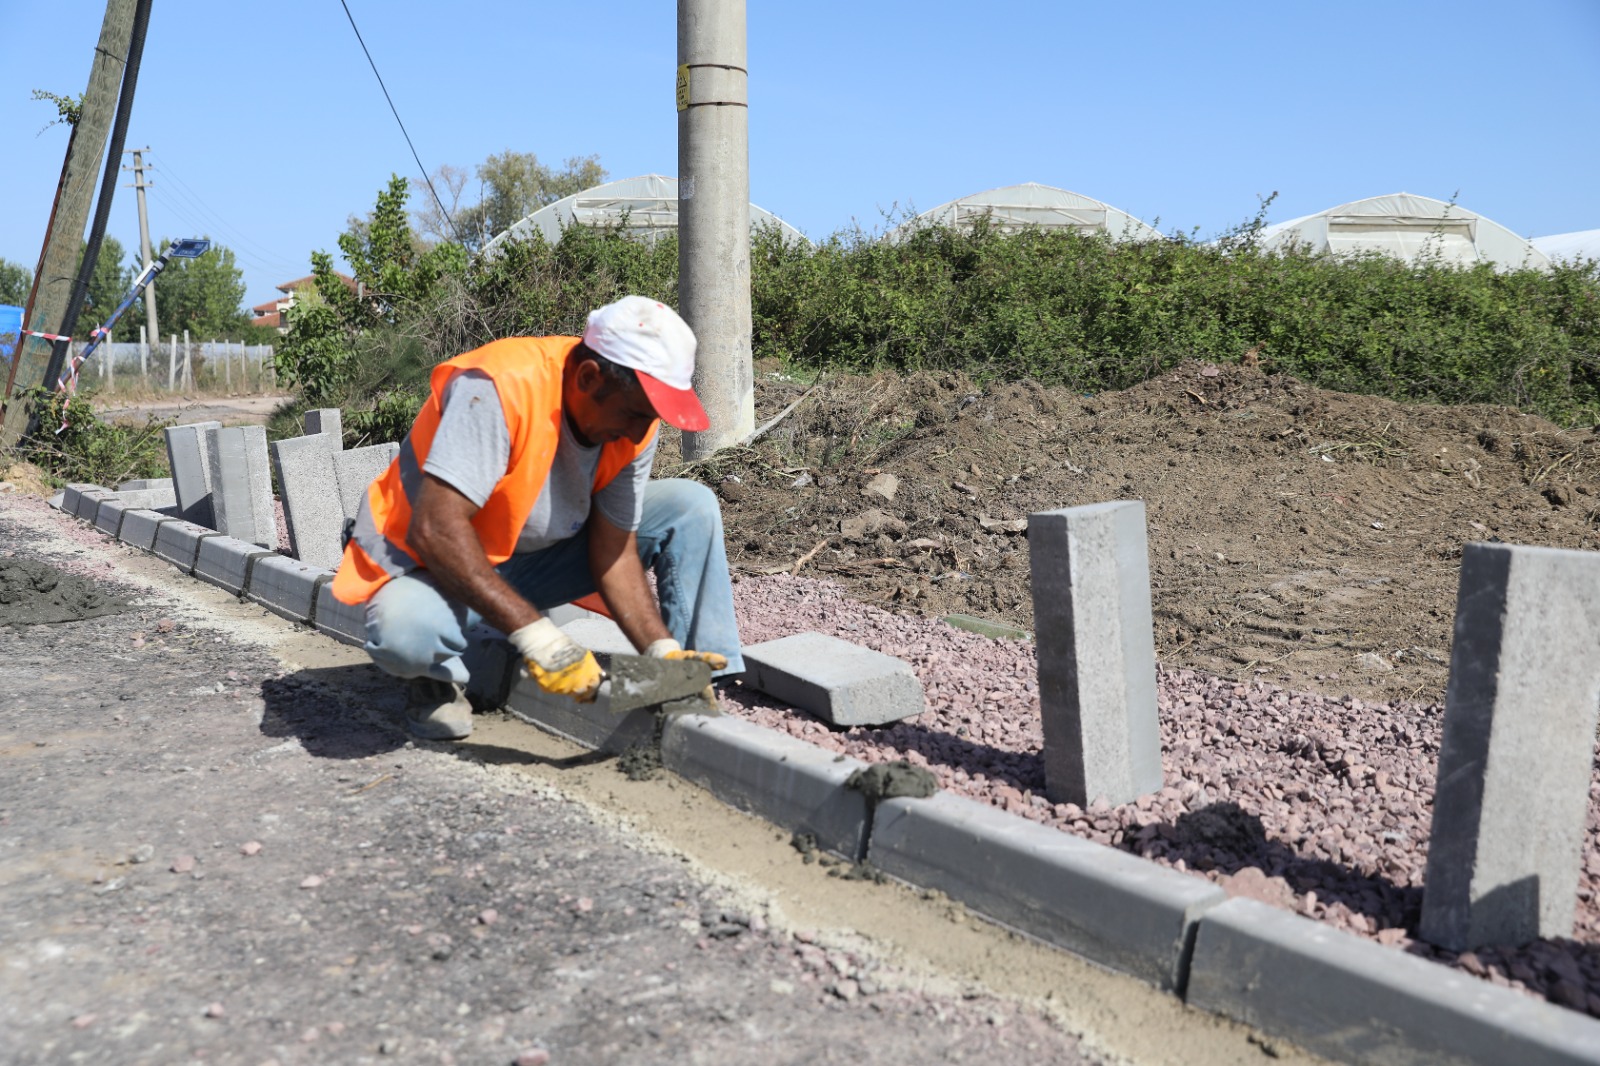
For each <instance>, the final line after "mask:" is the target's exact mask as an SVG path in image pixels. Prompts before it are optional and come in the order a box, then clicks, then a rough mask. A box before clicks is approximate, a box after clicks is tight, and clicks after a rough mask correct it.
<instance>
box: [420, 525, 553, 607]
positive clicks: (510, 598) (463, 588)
mask: <svg viewBox="0 0 1600 1066" xmlns="http://www.w3.org/2000/svg"><path fill="white" fill-rule="evenodd" d="M454 524H455V523H451V522H449V521H445V522H443V523H429V524H424V525H423V526H422V527H421V528H418V526H417V524H416V523H413V528H412V531H411V535H410V537H409V538H408V540H409V541H410V544H411V547H412V548H413V549H414V550H415V551H416V553H417V555H418V556H419V557H420V558H421V559H422V565H423V566H425V567H427V568H428V573H429V574H431V575H433V579H434V580H435V581H437V582H438V583H439V587H440V588H441V589H442V590H444V593H445V595H447V596H449V597H450V598H451V599H454V600H459V601H460V602H461V603H464V604H466V605H467V606H468V607H470V608H472V609H473V610H475V611H477V612H478V613H479V614H480V615H482V616H483V620H484V621H485V622H487V623H488V624H489V625H491V626H494V627H495V628H496V629H498V630H500V632H502V633H511V632H513V631H515V630H517V629H520V628H522V627H523V626H525V625H527V624H528V623H530V622H535V621H538V619H539V612H538V611H537V610H536V609H535V608H534V606H533V604H531V603H529V602H528V601H527V600H526V599H524V598H523V597H522V596H521V595H519V594H518V593H517V590H516V589H514V588H512V587H511V586H510V585H509V584H508V583H507V582H506V580H505V578H503V577H501V576H500V575H499V574H498V573H496V572H495V569H494V567H492V566H490V565H489V557H488V556H487V555H485V554H484V551H483V545H482V544H481V543H480V542H479V540H478V535H477V531H476V530H474V529H473V528H472V526H471V524H470V523H466V522H462V523H459V525H460V526H461V528H460V529H453V528H451V526H452V525H454Z"/></svg>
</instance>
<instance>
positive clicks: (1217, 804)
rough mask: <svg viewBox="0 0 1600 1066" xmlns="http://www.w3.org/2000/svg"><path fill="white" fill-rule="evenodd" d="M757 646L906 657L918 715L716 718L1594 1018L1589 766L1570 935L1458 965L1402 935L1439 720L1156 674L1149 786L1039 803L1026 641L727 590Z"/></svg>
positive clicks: (1468, 957) (746, 588)
mask: <svg viewBox="0 0 1600 1066" xmlns="http://www.w3.org/2000/svg"><path fill="white" fill-rule="evenodd" d="M734 599H735V605H736V608H737V611H738V617H739V624H740V631H741V635H742V637H743V639H744V641H745V642H746V643H748V644H754V643H758V642H761V641H766V640H775V639H777V638H778V637H783V636H788V635H789V634H792V633H797V632H803V631H807V630H810V631H815V632H820V633H826V634H829V635H831V636H836V637H839V638H841V639H844V640H849V641H853V642H855V643H857V644H860V645H862V646H864V647H868V648H871V649H873V650H874V651H879V652H883V653H884V654H886V655H893V656H896V657H898V658H901V659H904V660H905V661H907V662H909V663H910V664H911V666H912V669H913V670H914V671H915V672H916V674H917V677H918V678H919V679H920V680H921V681H922V684H923V687H924V690H925V692H926V695H927V709H926V710H925V711H924V712H923V713H922V714H920V715H918V716H916V717H914V718H910V719H906V720H904V721H901V722H898V723H895V724H893V725H890V726H887V727H859V726H858V727H854V728H851V729H846V730H835V729H832V728H830V727H829V726H827V725H825V724H824V723H822V722H821V721H819V720H817V719H815V718H813V717H811V716H810V715H808V714H806V713H804V712H803V711H798V710H795V709H794V708H791V707H788V706H784V705H782V704H780V703H778V702H776V701H773V700H771V699H769V698H767V697H766V696H764V695H763V694H761V693H758V692H755V691H754V690H751V689H746V688H743V687H742V686H739V685H731V686H728V687H726V688H725V690H724V691H723V693H722V697H723V698H722V703H723V707H724V710H725V711H727V712H729V713H732V714H736V715H738V716H739V717H742V718H745V719H748V720H750V721H753V722H756V723H758V724H760V725H763V726H767V727H769V728H772V729H778V730H781V731H783V732H785V733H788V734H790V735H792V736H796V737H799V738H800V739H802V740H806V741H809V742H810V743H813V744H816V745H818V746H819V747H823V748H826V749H828V750H830V751H836V752H842V753H844V754H847V755H850V756H853V757H855V758H858V759H861V760H863V761H864V762H868V763H874V764H876V763H884V762H889V761H891V760H897V759H904V760H906V761H908V762H910V763H911V764H912V765H915V766H921V767H926V768H927V769H928V770H929V771H931V772H932V773H933V774H934V776H935V777H936V778H937V779H938V783H939V786H940V787H941V788H944V789H947V790H949V791H951V792H954V793H957V794H959V795H962V796H966V797H968V798H971V799H974V800H979V801H982V802H985V803H989V804H992V805H994V806H996V807H999V808H1001V809H1003V810H1006V811H1009V812H1011V813H1012V814H1016V815H1019V816H1020V817H1023V818H1028V819H1031V820H1033V821H1036V822H1040V823H1043V824H1045V825H1051V826H1055V827H1056V828H1058V829H1061V830H1062V831H1064V832H1069V833H1073V834H1075V835H1077V836H1080V837H1083V838H1086V839H1089V840H1093V841H1095V842H1097V843H1100V844H1106V845H1109V846H1111V847H1117V848H1121V849H1123V850H1125V851H1130V852H1133V853H1134V854H1136V855H1142V856H1144V857H1146V858H1148V859H1151V860H1153V861H1155V862H1159V863H1162V864H1163V865H1167V866H1171V867H1173V868H1175V869H1179V870H1187V871H1190V872H1192V873H1194V874H1195V875H1197V876H1201V877H1205V878H1207V879H1209V880H1211V881H1213V882H1215V883H1217V884H1218V885H1220V886H1222V887H1223V888H1224V889H1225V890H1226V891H1227V892H1228V893H1229V894H1230V895H1235V896H1247V897H1250V898H1252V899H1257V900H1260V901H1262V902H1266V903H1270V904H1273V905H1276V906H1279V907H1283V908H1285V909H1288V910H1292V911H1295V912H1297V913H1299V914H1301V915H1304V916H1305V917H1308V918H1312V919H1315V920H1318V921H1323V922H1328V923H1329V924H1331V925H1334V926H1337V927H1338V928H1340V929H1343V930H1345V931H1346V932H1350V933H1354V934H1356V935H1358V936H1362V937H1367V938H1369V939H1373V940H1376V941H1378V942H1379V943H1382V944H1385V945H1388V946H1392V947H1395V948H1398V949H1400V950H1404V951H1408V952H1411V953H1413V954H1416V955H1421V956H1423V957H1426V958H1430V959H1433V960H1435V961H1438V962H1441V963H1444V964H1446V965H1450V966H1454V967H1456V968H1458V969H1460V970H1463V971H1465V972H1467V973H1471V974H1474V975H1476V976H1478V977H1481V978H1483V979H1485V980H1488V981H1491V982H1493V983H1494V984H1497V985H1502V986H1506V987H1511V988H1517V989H1523V990H1525V991H1527V992H1530V993H1532V994H1536V995H1541V996H1544V997H1546V998H1548V999H1550V1000H1551V1001H1552V1002H1555V1003H1558V1004H1561V1005H1563V1006H1567V1007H1570V1008H1572V1009H1574V1010H1579V1011H1584V1012H1587V1013H1588V1014H1591V1015H1593V1016H1595V1017H1600V900H1597V898H1596V896H1597V893H1600V767H1597V771H1596V774H1595V776H1594V778H1593V782H1592V783H1591V785H1590V790H1589V795H1590V804H1589V814H1588V823H1587V827H1586V842H1585V848H1584V854H1583V868H1582V871H1581V874H1580V877H1579V883H1578V892H1577V894H1578V901H1577V919H1576V922H1575V928H1574V932H1573V935H1572V937H1571V938H1551V939H1544V940H1538V941H1535V942H1533V943H1531V944H1528V945H1525V946H1523V947H1520V948H1510V949H1484V950H1480V951H1477V952H1465V953H1462V954H1459V955H1458V954H1456V953H1454V952H1449V951H1443V950H1441V949H1438V948H1435V947H1433V946H1432V945H1429V944H1426V943H1424V942H1422V941H1420V940H1417V939H1416V937H1415V933H1416V928H1417V923H1418V920H1419V918H1420V915H1421V906H1422V885H1423V873H1424V868H1425V866H1426V859H1427V844H1428V835H1429V830H1430V826H1431V821H1432V803H1433V788H1434V778H1435V775H1436V772H1437V767H1438V754H1439V741H1440V734H1441V727H1442V725H1443V719H1444V708H1443V707H1442V706H1441V705H1439V704H1432V703H1421V704H1419V703H1406V702H1377V701H1372V700H1362V699H1357V698H1355V697H1353V696H1348V695H1347V696H1342V697H1341V696H1333V695H1326V694H1317V693H1308V692H1292V691H1288V690H1286V689H1283V688H1280V687H1278V686H1276V685H1272V684H1268V683H1266V682H1264V681H1251V682H1236V681H1231V680H1227V679H1224V678H1218V677H1213V676H1209V675H1207V674H1204V673H1200V672H1197V671H1194V670H1167V669H1160V670H1158V678H1157V681H1158V695H1157V700H1158V708H1159V713H1160V718H1161V746H1162V769H1163V778H1164V787H1163V788H1162V789H1161V790H1160V791H1159V792H1158V793H1156V794H1154V795H1151V796H1146V797H1141V798H1140V799H1139V800H1138V801H1137V802H1135V803H1129V804H1125V805H1123V806H1119V807H1111V806H1109V805H1107V804H1105V803H1104V802H1103V801H1101V802H1097V803H1095V804H1094V805H1092V806H1090V807H1088V808H1087V809H1084V808H1080V807H1077V806H1075V805H1073V804H1067V803H1051V802H1050V801H1049V800H1048V799H1047V798H1046V796H1045V787H1044V786H1045V782H1044V764H1043V759H1042V755H1041V750H1042V747H1043V731H1042V727H1041V724H1040V716H1039V692H1038V685H1037V682H1036V678H1037V659H1036V657H1035V651H1034V646H1033V645H1032V644H1031V643H1028V642H1025V641H1015V640H994V639H990V638H987V637H982V636H978V635H976V634H973V633H968V632H965V631H962V630H958V629H954V628H952V627H951V626H949V625H946V624H945V623H943V622H941V621H939V620H938V619H934V618H926V617H922V616H918V615H909V614H894V613H891V612H889V611H886V610H883V609H881V608H879V607H875V606H873V605H871V604H865V603H860V602H858V601H855V600H852V599H850V598H849V597H848V596H846V595H845V592H844V590H843V589H841V588H840V587H839V586H837V585H835V584H832V583H831V582H825V581H818V580H815V579H811V578H805V577H791V576H787V575H777V576H771V577H746V578H742V579H741V580H739V581H738V582H737V583H736V584H735V585H734Z"/></svg>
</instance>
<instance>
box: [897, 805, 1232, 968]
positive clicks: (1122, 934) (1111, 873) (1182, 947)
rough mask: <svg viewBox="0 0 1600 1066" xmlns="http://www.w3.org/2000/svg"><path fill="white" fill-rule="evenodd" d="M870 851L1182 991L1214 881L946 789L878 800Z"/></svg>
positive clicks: (1112, 964)
mask: <svg viewBox="0 0 1600 1066" xmlns="http://www.w3.org/2000/svg"><path fill="white" fill-rule="evenodd" d="M867 860H868V861H869V862H871V863H872V865H874V866H876V867H877V868H878V869H880V870H882V871H883V872H884V873H886V874H889V875H890V876H893V877H897V878H899V879H900V880H902V881H907V882H909V883H911V884H913V885H919V886H921V887H923V888H936V889H938V890H939V891H941V892H943V893H945V894H946V895H948V896H950V897H951V898H952V899H956V900H960V901H961V902H962V903H965V904H966V905H968V906H969V907H971V908H973V909H974V910H976V911H978V912H979V913H981V914H984V915H987V916H989V917H991V918H993V919H995V920H996V921H998V922H1000V923H1002V924H1004V925H1008V926H1010V927H1012V928H1014V929H1017V930H1020V931H1021V932H1024V933H1028V934H1029V935H1031V936H1035V937H1038V938H1039V939H1040V940H1043V941H1045V942H1046V943H1050V944H1055V945H1056V946H1058V947H1063V948H1066V949H1067V950H1069V951H1071V952H1073V953H1075V954H1078V955H1081V956H1083V957H1084V958H1086V959H1089V960H1091V961H1093V962H1097V963H1099V964H1100V965H1102V966H1105V967H1107V968H1109V969H1112V970H1116V971H1118V972H1120V973H1126V974H1132V975H1133V976H1134V977H1137V978H1139V979H1141V980H1143V981H1147V982H1149V983H1150V984H1153V985H1155V986H1156V987H1158V988H1163V989H1169V990H1173V991H1177V992H1178V993H1179V994H1182V991H1183V985H1184V980H1185V976H1186V972H1187V967H1188V953H1189V948H1190V946H1191V945H1192V943H1193V936H1194V930H1195V923H1196V922H1197V921H1199V919H1200V916H1201V915H1202V914H1203V913H1205V912H1207V911H1208V910H1209V909H1210V908H1212V907H1215V906H1217V905H1218V904H1220V903H1222V902H1223V901H1224V900H1226V899H1227V894H1226V893H1225V892H1223V891H1222V889H1220V888H1218V887H1216V886H1215V885H1212V884H1210V883H1209V882H1207V881H1204V880H1201V879H1200V878H1197V877H1194V876H1192V875H1190V874H1185V873H1182V872H1180V871H1177V870H1172V869H1168V868H1167V867H1164V866H1158V865H1156V864H1155V863H1153V862H1149V861H1148V860H1145V859H1141V858H1139V857H1138V856H1136V855H1130V854H1128V853H1127V852H1124V851H1118V850H1116V849H1115V848H1109V847H1106V846H1104V845H1102V844H1095V843H1093V842H1091V841H1088V840H1083V839H1081V838H1079V837H1075V836H1073V835H1072V834H1070V833H1063V832H1061V831H1060V830H1059V829H1053V828H1051V827H1050V826H1047V825H1041V824H1039V823H1038V822H1030V821H1028V820H1027V819H1025V818H1019V817H1017V816H1016V815H1012V814H1007V813H1006V812H1004V811H1000V810H996V809H995V808H993V807H990V806H988V805H987V804H983V803H978V802H976V801H974V800H970V799H966V798H964V797H961V796H955V795H952V794H950V793H948V792H940V793H936V794H934V795H933V796H931V797H929V798H928V799H891V800H887V801H885V802H884V803H882V804H880V805H879V806H878V810H877V812H876V815H875V817H874V818H873V823H872V840H871V843H870V844H869V846H868V848H867Z"/></svg>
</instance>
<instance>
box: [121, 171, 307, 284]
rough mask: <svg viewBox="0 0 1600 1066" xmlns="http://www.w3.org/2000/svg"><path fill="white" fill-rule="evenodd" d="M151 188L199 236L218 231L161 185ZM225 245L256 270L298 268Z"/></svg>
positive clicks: (273, 270) (209, 234) (290, 269)
mask: <svg viewBox="0 0 1600 1066" xmlns="http://www.w3.org/2000/svg"><path fill="white" fill-rule="evenodd" d="M149 189H150V193H151V196H152V198H153V199H155V200H156V201H157V202H159V203H160V205H161V206H162V208H163V209H164V210H165V211H166V212H167V213H168V214H170V215H171V216H173V217H174V218H176V219H177V220H178V221H179V222H182V223H185V224H186V226H187V228H188V229H189V230H190V231H191V232H192V233H194V234H196V235H199V236H204V237H209V236H212V235H213V234H215V233H217V232H218V228H217V226H215V225H214V224H212V223H210V222H207V221H206V220H205V219H203V218H197V217H196V216H195V215H194V213H193V212H192V211H191V210H188V209H187V208H186V205H184V204H183V203H182V202H180V201H178V200H175V199H173V198H172V197H171V196H170V195H168V194H167V192H166V191H164V190H163V189H162V188H161V186H159V185H151V186H149ZM166 228H175V227H166ZM169 236H170V234H169ZM225 247H227V248H228V249H229V250H230V251H232V252H233V255H234V258H235V259H236V260H238V261H239V262H241V263H244V264H246V265H248V266H250V267H252V268H254V269H256V270H261V271H264V272H266V273H269V274H286V273H293V272H294V270H295V269H296V268H295V267H294V266H292V265H288V264H286V263H285V262H283V261H280V260H270V261H269V260H264V259H262V258H260V257H259V256H255V255H252V254H251V253H250V252H249V251H247V250H245V249H243V248H241V247H239V246H238V245H237V244H232V243H229V244H226V245H225Z"/></svg>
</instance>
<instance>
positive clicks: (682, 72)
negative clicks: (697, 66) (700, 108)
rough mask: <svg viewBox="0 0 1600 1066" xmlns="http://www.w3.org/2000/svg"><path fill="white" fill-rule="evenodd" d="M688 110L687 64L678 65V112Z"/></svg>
mask: <svg viewBox="0 0 1600 1066" xmlns="http://www.w3.org/2000/svg"><path fill="white" fill-rule="evenodd" d="M688 109H689V64H687V63H680V64H678V110H679V111H687V110H688Z"/></svg>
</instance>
